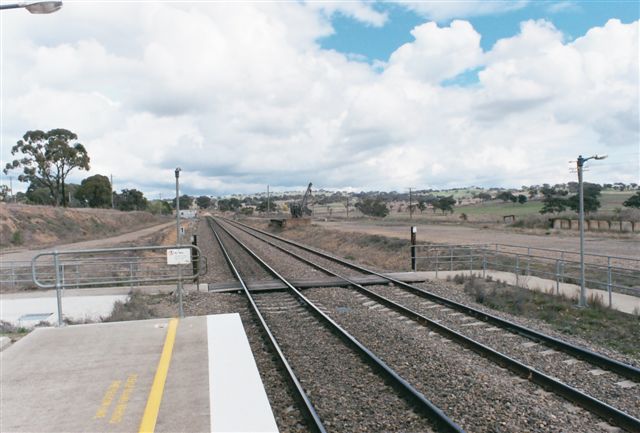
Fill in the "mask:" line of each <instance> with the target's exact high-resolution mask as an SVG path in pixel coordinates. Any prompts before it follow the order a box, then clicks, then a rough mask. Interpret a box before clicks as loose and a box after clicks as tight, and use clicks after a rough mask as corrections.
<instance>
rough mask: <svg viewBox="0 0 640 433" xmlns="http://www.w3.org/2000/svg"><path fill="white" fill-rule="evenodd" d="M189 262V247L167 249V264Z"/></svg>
mask: <svg viewBox="0 0 640 433" xmlns="http://www.w3.org/2000/svg"><path fill="white" fill-rule="evenodd" d="M189 263H191V248H171V249H168V250H167V264H168V265H188V264H189Z"/></svg>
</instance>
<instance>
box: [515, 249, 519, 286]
mask: <svg viewBox="0 0 640 433" xmlns="http://www.w3.org/2000/svg"><path fill="white" fill-rule="evenodd" d="M515 273H516V287H518V284H519V281H518V280H519V276H518V274H519V273H520V256H519V255H518V254H516V268H515Z"/></svg>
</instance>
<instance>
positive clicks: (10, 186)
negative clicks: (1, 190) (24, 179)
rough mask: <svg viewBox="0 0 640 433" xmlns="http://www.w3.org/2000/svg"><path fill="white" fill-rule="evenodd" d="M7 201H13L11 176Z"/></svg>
mask: <svg viewBox="0 0 640 433" xmlns="http://www.w3.org/2000/svg"><path fill="white" fill-rule="evenodd" d="M9 201H15V200H14V198H13V176H9Z"/></svg>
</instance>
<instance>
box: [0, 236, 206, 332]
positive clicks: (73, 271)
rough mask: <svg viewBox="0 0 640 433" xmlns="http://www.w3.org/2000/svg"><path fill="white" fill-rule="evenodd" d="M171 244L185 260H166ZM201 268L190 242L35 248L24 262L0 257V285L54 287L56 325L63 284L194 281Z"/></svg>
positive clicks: (200, 259) (202, 262)
mask: <svg viewBox="0 0 640 433" xmlns="http://www.w3.org/2000/svg"><path fill="white" fill-rule="evenodd" d="M171 249H188V250H189V251H190V252H191V261H190V262H189V263H188V264H183V265H170V264H168V260H167V251H168V250H171ZM178 269H180V271H181V272H178ZM206 272H207V262H206V257H204V256H202V253H201V251H200V249H199V248H198V247H197V246H195V245H170V246H147V247H123V248H106V249H91V250H67V251H51V252H46V253H40V254H37V255H36V256H34V257H33V259H32V260H31V261H30V262H24V261H22V262H2V263H1V264H0V284H1V288H2V290H8V289H34V288H40V289H56V296H57V298H58V323H59V324H62V305H61V297H62V291H63V290H64V289H66V288H79V289H81V288H89V287H131V288H133V287H134V286H141V285H148V284H154V283H181V281H182V280H187V281H189V280H193V281H197V279H198V277H199V276H200V275H203V274H205V273H206Z"/></svg>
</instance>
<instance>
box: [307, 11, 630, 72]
mask: <svg viewBox="0 0 640 433" xmlns="http://www.w3.org/2000/svg"><path fill="white" fill-rule="evenodd" d="M374 8H375V9H376V10H378V11H381V12H386V13H387V15H388V20H387V22H386V23H385V24H384V25H383V26H381V27H374V26H372V25H370V24H367V23H363V22H361V21H358V20H356V19H354V18H352V17H349V16H346V15H344V14H341V13H339V12H338V13H336V14H334V16H333V17H332V24H333V28H334V31H335V33H334V34H332V35H331V36H328V37H325V38H322V39H320V40H319V41H318V42H319V43H320V45H321V46H322V47H323V48H326V49H333V50H336V51H338V52H341V53H345V54H357V55H359V56H364V58H363V60H364V59H366V61H368V62H369V63H371V62H373V61H375V60H380V61H387V60H388V59H389V55H390V54H391V53H392V52H393V51H395V50H396V49H397V48H398V47H399V46H401V45H402V44H404V43H407V42H411V41H413V37H412V36H411V34H410V31H411V29H413V28H414V27H415V26H417V25H420V24H422V23H424V22H426V21H431V20H430V19H429V18H428V17H425V16H421V15H419V14H418V13H416V12H414V11H412V10H409V9H407V8H405V7H403V6H401V5H398V4H390V3H376V4H375V5H374ZM611 18H617V19H620V20H621V21H622V22H623V23H630V22H632V21H635V20H638V19H639V18H640V2H638V1H636V0H633V1H560V2H553V1H551V2H548V1H536V2H532V3H529V4H527V5H526V6H524V7H522V8H520V9H516V10H511V11H503V12H497V13H494V14H487V15H482V16H471V17H464V16H462V17H458V18H450V19H446V20H443V21H439V22H438V24H439V25H441V26H442V25H449V23H450V22H451V21H452V20H453V19H464V20H467V21H469V22H470V23H471V24H472V25H473V27H474V28H475V29H476V31H478V32H479V33H480V34H481V35H482V39H481V41H480V43H481V46H482V49H483V50H484V51H488V50H490V49H491V47H492V46H493V45H494V44H495V42H496V41H497V40H498V39H501V38H506V37H510V36H513V35H515V34H517V33H518V31H519V28H520V23H521V22H522V21H527V20H532V19H533V20H538V19H544V20H547V21H550V22H552V23H553V25H554V26H555V27H556V28H557V29H558V30H560V31H562V32H563V33H564V34H565V36H566V37H567V40H568V41H569V40H573V39H575V38H577V37H580V36H582V35H584V34H585V33H586V32H587V31H588V30H589V29H590V28H592V27H596V26H602V25H604V24H605V23H606V22H607V21H608V20H609V19H611Z"/></svg>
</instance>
